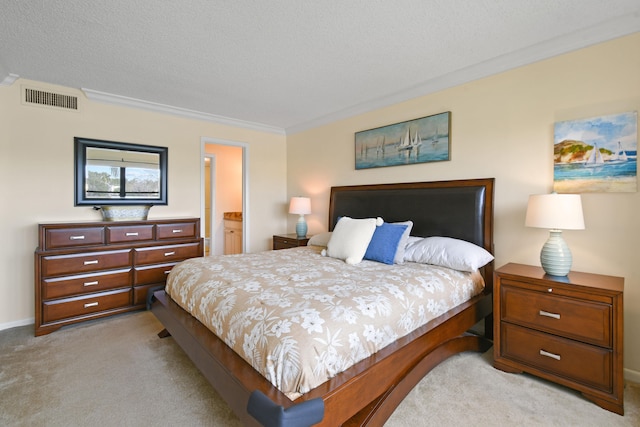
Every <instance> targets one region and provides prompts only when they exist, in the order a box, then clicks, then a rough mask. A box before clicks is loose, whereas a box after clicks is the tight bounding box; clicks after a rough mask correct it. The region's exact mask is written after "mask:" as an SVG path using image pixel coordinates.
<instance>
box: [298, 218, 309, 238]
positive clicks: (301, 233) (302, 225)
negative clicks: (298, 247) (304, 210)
mask: <svg viewBox="0 0 640 427" xmlns="http://www.w3.org/2000/svg"><path fill="white" fill-rule="evenodd" d="M296 234H297V236H298V238H302V237H307V222H306V221H305V220H304V215H300V218H298V222H296Z"/></svg>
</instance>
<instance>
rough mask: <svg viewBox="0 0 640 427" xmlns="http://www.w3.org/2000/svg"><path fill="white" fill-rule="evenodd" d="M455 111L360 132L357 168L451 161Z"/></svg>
mask: <svg viewBox="0 0 640 427" xmlns="http://www.w3.org/2000/svg"><path fill="white" fill-rule="evenodd" d="M450 135H451V112H449V111H447V112H445V113H440V114H435V115H433V116H427V117H422V118H419V119H414V120H409V121H406V122H401V123H396V124H393V125H388V126H383V127H379V128H375V129H369V130H365V131H361V132H356V135H355V149H356V153H355V154H356V169H369V168H379V167H385V166H399V165H410V164H415V163H426V162H441V161H445V160H450V152H451V137H450Z"/></svg>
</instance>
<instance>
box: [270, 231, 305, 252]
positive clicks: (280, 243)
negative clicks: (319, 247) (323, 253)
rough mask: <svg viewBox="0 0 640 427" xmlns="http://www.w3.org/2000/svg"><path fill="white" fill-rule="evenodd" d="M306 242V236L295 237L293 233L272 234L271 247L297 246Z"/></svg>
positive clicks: (287, 247)
mask: <svg viewBox="0 0 640 427" xmlns="http://www.w3.org/2000/svg"><path fill="white" fill-rule="evenodd" d="M308 242H309V238H308V237H297V236H296V235H295V234H288V235H281V236H278V235H275V236H273V249H274V250H278V249H290V248H297V247H298V246H306V245H307V243H308Z"/></svg>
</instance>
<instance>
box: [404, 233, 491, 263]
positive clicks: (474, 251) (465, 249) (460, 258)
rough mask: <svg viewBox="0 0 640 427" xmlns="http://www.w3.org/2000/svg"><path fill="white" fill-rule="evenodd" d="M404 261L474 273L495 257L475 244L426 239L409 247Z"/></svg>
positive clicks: (444, 239) (445, 238)
mask: <svg viewBox="0 0 640 427" xmlns="http://www.w3.org/2000/svg"><path fill="white" fill-rule="evenodd" d="M404 260H405V261H410V262H419V263H424V264H433V265H439V266H442V267H448V268H452V269H454V270H460V271H474V270H477V269H479V268H481V267H483V266H484V265H486V264H488V263H489V262H491V261H492V260H493V255H491V254H490V253H489V252H487V251H486V250H485V249H484V248H481V247H480V246H477V245H474V244H473V243H470V242H467V241H464V240H459V239H453V238H450V237H425V238H424V239H421V240H418V241H416V242H414V243H412V244H410V245H408V246H407V249H406V251H405V253H404Z"/></svg>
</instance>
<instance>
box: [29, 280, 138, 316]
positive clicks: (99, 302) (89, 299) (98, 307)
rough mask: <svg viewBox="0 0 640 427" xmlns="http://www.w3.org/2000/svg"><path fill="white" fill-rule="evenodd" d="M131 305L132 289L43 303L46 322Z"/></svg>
mask: <svg viewBox="0 0 640 427" xmlns="http://www.w3.org/2000/svg"><path fill="white" fill-rule="evenodd" d="M129 305H131V288H129V289H120V290H115V291H109V292H102V293H99V294H91V295H86V296H82V297H75V298H66V299H60V300H54V301H44V302H43V303H42V310H43V319H44V322H45V323H46V322H54V321H56V320H61V319H66V318H71V317H76V316H83V315H87V314H91V313H96V312H99V311H106V310H112V309H115V308H121V307H127V306H129Z"/></svg>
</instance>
